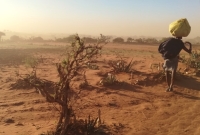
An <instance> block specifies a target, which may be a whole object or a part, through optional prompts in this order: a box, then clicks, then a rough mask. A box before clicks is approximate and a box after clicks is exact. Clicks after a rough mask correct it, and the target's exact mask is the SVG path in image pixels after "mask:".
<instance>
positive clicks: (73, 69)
mask: <svg viewBox="0 0 200 135" xmlns="http://www.w3.org/2000/svg"><path fill="white" fill-rule="evenodd" d="M108 40H109V39H108V38H107V37H106V36H103V35H101V37H100V38H99V39H98V42H97V43H96V44H93V45H90V44H89V45H85V44H84V41H83V40H81V39H80V37H79V36H78V35H75V39H74V42H72V44H71V47H70V49H67V53H66V57H65V59H64V60H62V61H61V62H60V63H57V64H56V67H57V71H58V75H59V82H57V83H53V82H51V81H48V80H43V79H39V78H37V76H36V71H35V70H33V72H32V73H31V74H30V75H28V76H26V77H25V78H24V79H25V80H26V81H27V82H28V83H29V84H30V85H32V86H33V87H35V88H36V89H37V90H38V91H40V93H42V94H43V95H44V96H45V97H46V100H47V101H48V102H51V103H57V104H58V105H59V106H60V107H61V111H60V117H59V120H58V123H57V126H56V130H55V132H54V135H67V134H87V135H89V134H92V133H94V132H95V131H96V130H95V127H96V126H100V125H101V119H100V110H99V116H98V118H96V119H94V120H92V119H91V118H90V116H89V118H88V119H86V120H77V119H76V115H75V113H74V110H73V105H72V104H71V83H72V80H73V79H74V78H75V77H76V76H78V75H83V77H84V76H85V72H84V65H85V63H87V62H88V61H90V60H91V59H92V58H93V57H95V56H98V55H99V54H100V51H101V49H102V44H105V43H107V42H108ZM33 69H34V68H33ZM83 73H84V74H83ZM50 84H51V87H53V88H54V91H55V92H54V95H52V94H51V93H49V90H48V88H49V87H47V85H50ZM78 123H79V124H78ZM80 125H82V126H83V127H80Z"/></svg>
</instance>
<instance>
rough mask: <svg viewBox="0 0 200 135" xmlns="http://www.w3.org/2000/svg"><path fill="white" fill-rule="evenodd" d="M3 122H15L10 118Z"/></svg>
mask: <svg viewBox="0 0 200 135" xmlns="http://www.w3.org/2000/svg"><path fill="white" fill-rule="evenodd" d="M4 122H5V123H15V121H14V120H13V119H11V118H8V119H6V120H4Z"/></svg>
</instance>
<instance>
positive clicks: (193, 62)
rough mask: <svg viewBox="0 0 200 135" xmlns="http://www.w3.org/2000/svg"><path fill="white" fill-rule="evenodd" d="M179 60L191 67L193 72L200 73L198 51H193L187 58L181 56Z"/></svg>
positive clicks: (199, 54)
mask: <svg viewBox="0 0 200 135" xmlns="http://www.w3.org/2000/svg"><path fill="white" fill-rule="evenodd" d="M180 61H181V62H182V63H184V64H185V65H186V68H187V69H189V68H193V69H194V70H195V73H196V74H197V73H200V53H199V52H198V51H193V52H192V53H191V55H190V57H189V58H186V57H185V56H182V57H181V59H180Z"/></svg>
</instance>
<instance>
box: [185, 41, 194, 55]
mask: <svg viewBox="0 0 200 135" xmlns="http://www.w3.org/2000/svg"><path fill="white" fill-rule="evenodd" d="M185 44H189V45H190V49H187V48H186V47H185V45H184V46H183V50H184V51H186V52H187V53H191V52H192V44H191V43H190V42H185Z"/></svg>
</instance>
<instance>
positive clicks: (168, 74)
mask: <svg viewBox="0 0 200 135" xmlns="http://www.w3.org/2000/svg"><path fill="white" fill-rule="evenodd" d="M165 73H166V83H167V86H168V88H167V89H166V91H169V89H170V84H171V83H170V73H169V71H165Z"/></svg>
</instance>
